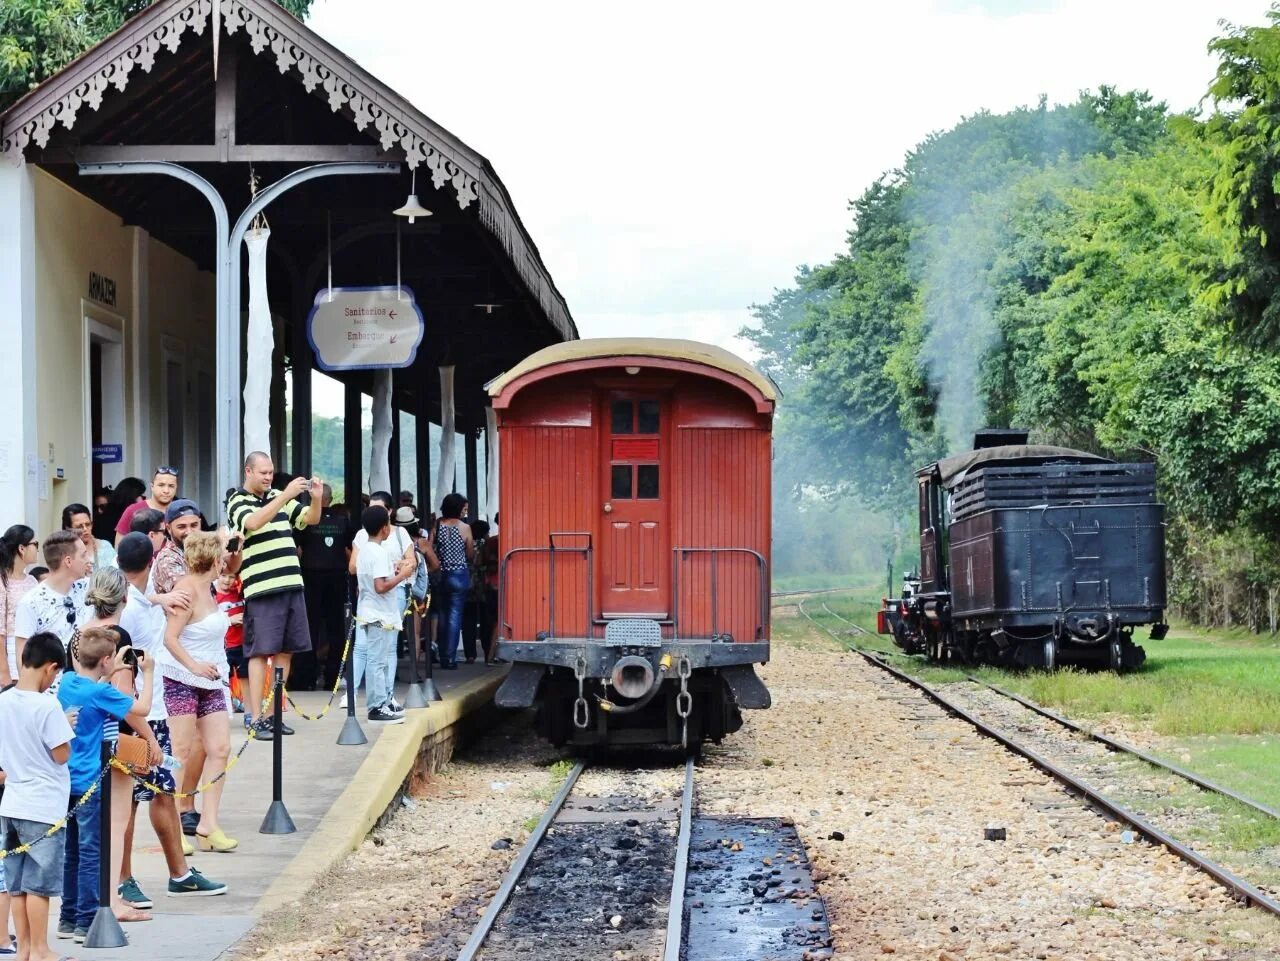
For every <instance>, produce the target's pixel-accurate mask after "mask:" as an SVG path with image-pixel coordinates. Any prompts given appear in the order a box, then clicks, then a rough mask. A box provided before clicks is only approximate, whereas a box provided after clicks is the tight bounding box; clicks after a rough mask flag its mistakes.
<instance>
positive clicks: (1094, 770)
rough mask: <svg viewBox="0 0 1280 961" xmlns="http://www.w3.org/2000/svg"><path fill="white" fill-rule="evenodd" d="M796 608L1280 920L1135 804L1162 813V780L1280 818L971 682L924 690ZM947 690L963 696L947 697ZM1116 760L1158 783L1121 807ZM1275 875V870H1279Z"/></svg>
mask: <svg viewBox="0 0 1280 961" xmlns="http://www.w3.org/2000/svg"><path fill="white" fill-rule="evenodd" d="M797 608H798V610H799V612H800V614H801V615H802V616H803V617H804V618H806V619H807V620H808V621H809V622H810V623H812V624H813V625H814V626H815V627H817V628H818V629H819V630H821V631H823V632H825V633H827V634H829V635H830V636H831V637H833V638H835V639H836V640H838V641H840V642H841V643H844V644H848V645H849V646H850V647H851V649H852V650H853V652H854V653H856V654H858V655H860V656H861V657H862V658H863V659H864V660H866V661H867V662H868V663H870V664H873V665H874V666H876V667H877V668H879V669H881V670H883V671H885V672H887V673H888V674H890V675H891V676H893V677H894V678H896V679H897V680H898V681H901V682H903V683H905V684H908V685H910V686H912V687H914V688H915V689H917V690H919V691H920V692H922V693H923V694H925V695H926V696H927V697H928V698H930V699H931V700H933V701H934V702H936V703H937V704H939V705H941V706H942V707H943V708H944V709H945V710H946V711H948V712H949V713H951V714H953V715H955V716H956V717H959V718H961V719H962V720H964V721H967V722H968V723H970V724H972V725H973V726H974V727H976V728H977V729H978V730H980V731H981V732H982V733H983V734H986V735H987V736H989V737H992V738H994V739H996V740H997V741H999V742H1000V743H1002V744H1003V745H1005V746H1006V747H1007V748H1009V749H1010V750H1012V751H1014V752H1015V753H1017V754H1020V755H1021V756H1023V757H1025V758H1027V759H1028V760H1030V761H1031V762H1032V763H1033V764H1035V765H1036V766H1037V767H1039V768H1040V769H1041V770H1043V771H1045V772H1046V773H1047V774H1049V775H1050V776H1052V777H1053V778H1055V779H1056V780H1058V781H1059V782H1060V783H1062V784H1063V785H1064V786H1066V787H1067V788H1068V789H1069V790H1071V791H1073V792H1074V793H1076V794H1078V795H1080V796H1082V797H1084V798H1086V799H1087V800H1088V801H1089V802H1090V803H1091V804H1093V805H1094V806H1095V807H1097V808H1099V809H1101V810H1103V811H1105V812H1107V813H1108V814H1109V815H1111V816H1112V817H1114V818H1115V819H1116V820H1118V821H1120V822H1122V823H1124V824H1127V825H1128V826H1130V827H1131V828H1133V829H1134V831H1135V832H1136V834H1137V835H1138V836H1141V837H1143V838H1145V839H1147V840H1148V841H1150V842H1152V843H1154V844H1159V845H1162V846H1164V847H1165V848H1167V849H1168V850H1170V851H1172V852H1173V853H1175V854H1177V855H1178V856H1179V857H1181V858H1182V859H1183V860H1185V861H1187V862H1189V863H1190V864H1193V865H1194V866H1195V867H1197V868H1199V869H1200V870H1202V871H1204V872H1205V873H1207V874H1209V875H1210V876H1212V877H1213V878H1214V879H1215V880H1217V881H1218V882H1219V883H1221V884H1222V885H1223V886H1225V887H1226V888H1227V889H1228V890H1229V891H1230V892H1231V893H1232V895H1233V896H1234V897H1235V898H1237V899H1238V900H1240V901H1242V902H1243V903H1245V904H1249V905H1253V906H1256V907H1259V908H1262V909H1263V910H1265V911H1267V912H1269V913H1271V914H1274V915H1277V916H1280V901H1278V900H1277V897H1276V894H1275V892H1274V891H1268V890H1263V889H1262V888H1261V887H1260V886H1258V885H1255V884H1252V883H1250V882H1249V881H1247V880H1245V879H1244V878H1242V877H1240V876H1239V875H1238V874H1237V873H1235V872H1233V871H1232V870H1230V869H1228V868H1227V867H1225V866H1224V865H1223V864H1221V863H1219V861H1218V860H1215V859H1211V858H1209V857H1206V856H1205V855H1204V854H1203V853H1201V852H1200V851H1197V850H1195V849H1194V848H1193V847H1192V846H1191V845H1189V844H1187V843H1184V842H1183V841H1181V840H1179V839H1178V838H1176V837H1174V836H1173V835H1172V834H1171V833H1170V832H1169V830H1167V829H1165V828H1164V827H1161V826H1157V824H1155V823H1153V820H1154V819H1153V818H1152V817H1150V816H1144V815H1143V814H1140V813H1138V812H1136V811H1135V810H1133V802H1134V801H1135V800H1136V801H1141V800H1144V799H1145V800H1147V801H1148V802H1150V803H1151V804H1152V805H1153V806H1154V807H1162V805H1163V804H1164V802H1167V800H1168V798H1169V797H1170V796H1171V795H1170V793H1169V792H1170V791H1171V790H1172V788H1171V786H1170V784H1168V783H1161V782H1160V781H1159V779H1160V778H1168V779H1169V780H1170V781H1175V782H1184V783H1190V784H1192V785H1194V786H1195V789H1196V790H1200V791H1207V792H1210V793H1213V794H1218V795H1221V796H1224V797H1226V798H1229V799H1230V800H1231V801H1233V802H1235V803H1237V804H1240V805H1241V806H1242V807H1243V808H1246V809H1248V811H1249V813H1250V814H1252V815H1254V816H1263V817H1266V818H1277V817H1280V812H1276V811H1275V810H1273V809H1271V808H1269V807H1267V806H1266V805H1262V804H1259V803H1257V802H1255V801H1252V800H1251V799H1249V798H1245V797H1242V796H1240V795H1238V794H1237V793H1235V792H1233V791H1230V790H1229V789H1227V788H1223V787H1220V786H1219V785H1216V784H1214V783H1213V782H1211V781H1208V780H1207V779H1204V778H1201V777H1199V776H1198V775H1195V774H1193V773H1192V772H1189V771H1186V770H1183V769H1181V768H1179V767H1177V766H1176V765H1172V764H1169V763H1167V762H1164V761H1162V760H1160V759H1158V758H1155V757H1154V756H1152V755H1150V754H1148V753H1146V752H1143V751H1140V750H1138V749H1137V748H1134V747H1132V746H1130V745H1127V744H1125V743H1124V742H1122V741H1118V740H1115V739H1113V738H1109V737H1106V736H1105V735H1100V734H1097V733H1095V732H1093V731H1090V730H1088V729H1086V728H1084V727H1082V726H1080V725H1078V724H1076V723H1075V722H1073V721H1070V720H1068V719H1067V718H1063V717H1061V716H1060V715H1058V714H1056V713H1054V712H1052V711H1049V710H1047V709H1045V708H1043V707H1041V706H1040V705H1038V704H1035V703H1034V702H1031V701H1028V700H1027V699H1025V698H1022V697H1020V696H1018V695H1015V694H1012V693H1011V692H1008V691H1005V690H1003V689H1002V688H999V687H997V686H995V685H992V684H988V683H987V682H986V681H983V680H981V679H980V678H977V677H974V676H972V675H970V676H968V677H967V678H966V680H967V682H968V685H969V686H964V687H963V688H962V685H947V688H948V689H947V691H946V693H943V692H942V691H941V690H939V689H938V687H936V686H934V685H930V684H926V683H924V682H923V681H921V680H919V679H918V678H915V677H912V676H911V675H910V674H907V673H905V672H904V671H901V670H899V669H898V668H897V667H895V666H894V665H892V664H890V663H888V661H887V659H886V656H885V655H886V652H882V651H868V650H865V649H863V648H861V647H859V646H858V645H857V644H850V642H849V638H848V637H845V638H841V637H840V636H839V635H838V634H837V633H836V632H835V631H834V630H832V629H831V628H830V627H829V626H827V625H826V624H823V623H822V622H821V621H819V620H818V619H817V618H816V617H814V615H813V614H812V613H811V612H810V611H809V610H808V609H807V608H806V607H805V604H804V601H803V600H801V601H800V602H799V603H798V604H797ZM822 608H823V611H824V613H825V614H826V615H827V616H829V617H831V618H833V619H835V620H838V621H841V622H842V623H844V624H845V625H846V626H847V630H848V633H851V634H853V635H855V636H858V635H869V634H870V632H869V631H867V630H866V629H864V628H862V627H861V626H859V625H857V624H854V623H853V622H852V621H850V620H849V619H848V618H845V617H843V616H842V615H840V614H838V613H836V612H835V611H832V610H831V608H830V607H829V606H828V605H827V604H826V602H825V601H824V602H822ZM952 688H962V689H960V690H952ZM1117 758H1118V759H1120V760H1121V761H1124V760H1132V762H1134V763H1138V764H1142V765H1145V766H1146V767H1147V769H1148V770H1149V771H1150V772H1152V773H1153V774H1154V775H1155V776H1156V778H1157V780H1155V781H1153V780H1152V777H1151V776H1150V775H1149V776H1147V777H1145V778H1144V779H1143V780H1142V782H1141V783H1142V787H1141V790H1139V791H1135V792H1130V793H1132V794H1133V799H1132V800H1131V799H1130V797H1129V796H1126V797H1124V798H1123V800H1121V799H1120V798H1119V796H1118V792H1117V791H1116V790H1115V787H1114V785H1115V783H1116V782H1117V781H1118V780H1119V776H1118V773H1117V771H1116V766H1117ZM1099 780H1100V781H1102V782H1103V784H1104V785H1105V790H1104V788H1102V787H1099V786H1098V784H1097V782H1098V781H1099ZM1272 867H1273V868H1277V869H1280V865H1273V866H1272Z"/></svg>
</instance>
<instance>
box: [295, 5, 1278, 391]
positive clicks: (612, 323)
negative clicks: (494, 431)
mask: <svg viewBox="0 0 1280 961" xmlns="http://www.w3.org/2000/svg"><path fill="white" fill-rule="evenodd" d="M1267 7H1268V3H1267V0H1021V2H1019V0H893V2H877V3H867V2H855V0H829V2H812V0H791V2H788V3H785V4H784V3H780V2H776V0H774V2H754V0H738V2H708V0H683V2H680V3H675V2H668V0H651V2H646V3H644V4H638V3H633V4H620V3H602V2H600V0H592V2H544V3H529V2H528V0H522V2H497V0H474V2H471V3H467V4H462V5H459V4H458V3H456V2H451V3H448V4H446V3H441V2H438V0H316V3H315V5H314V7H313V9H312V15H311V19H310V21H309V24H310V26H311V27H312V28H313V29H315V30H317V31H318V32H319V33H320V34H321V35H323V36H324V37H325V38H326V39H328V40H329V41H330V42H332V43H333V44H335V45H336V46H337V47H339V48H340V49H342V50H343V51H344V52H346V53H347V54H348V55H350V56H351V57H352V58H354V59H355V60H356V62H358V63H359V64H360V65H361V66H363V67H364V68H365V69H367V70H369V71H370V72H371V73H372V74H373V75H374V76H376V77H378V78H379V79H380V80H382V81H383V82H385V83H387V84H389V85H390V86H391V87H392V88H393V89H395V90H397V91H398V92H400V93H401V94H402V95H404V96H405V97H407V98H408V99H409V100H411V101H413V102H414V103H415V104H416V105H417V106H418V107H419V108H420V109H421V110H422V111H423V112H424V113H426V114H427V115H428V116H430V117H431V118H432V119H433V120H435V121H436V122H437V123H440V124H442V125H443V126H445V127H446V128H448V129H449V130H451V131H452V132H453V133H455V134H456V135H457V136H459V137H460V138H462V139H463V140H464V141H465V142H467V143H468V144H470V145H471V146H472V147H473V148H475V149H476V150H478V151H480V152H481V153H482V154H484V155H485V156H487V157H488V158H489V159H490V161H491V162H492V163H493V165H494V167H495V169H496V170H497V171H498V174H499V176H501V177H502V179H503V182H504V183H505V184H506V186H507V188H508V190H509V191H510V192H511V196H512V198H513V199H514V201H515V203H516V207H517V209H518V210H519V212H520V215H521V218H522V219H523V220H524V223H525V226H526V227H527V229H528V230H529V233H530V234H531V236H532V237H533V239H534V242H535V243H536V244H537V245H538V247H539V249H540V250H541V252H542V256H543V259H544V260H545V261H546V263H547V266H548V268H549V269H550V272H551V276H552V277H553V278H554V280H555V282H556V284H557V285H558V286H559V288H560V290H561V292H562V293H563V294H564V295H565V298H566V299H567V300H568V303H569V309H570V311H571V312H572V314H573V316H574V319H575V320H576V321H577V324H578V328H579V330H580V331H581V333H582V335H583V336H584V337H590V336H610V335H620V334H628V333H632V334H634V333H641V332H643V333H646V334H649V335H654V336H664V335H665V336H687V337H693V338H695V339H700V340H706V341H711V342H715V343H720V344H722V345H724V346H727V347H730V348H731V349H738V350H742V347H743V345H742V343H741V342H740V341H736V342H735V338H734V335H735V333H736V332H737V330H738V329H739V328H740V327H742V326H743V325H744V324H746V323H748V322H749V321H750V314H749V310H748V308H749V307H750V305H751V304H752V303H760V302H764V301H767V300H768V299H769V298H770V297H771V296H772V294H773V291H774V289H775V288H777V287H783V286H787V285H788V284H789V283H790V280H791V278H792V277H793V276H794V272H795V268H796V266H797V265H798V264H801V263H811V264H814V263H821V262H824V261H826V260H828V259H830V257H831V256H832V255H833V254H834V253H836V252H837V251H838V250H839V249H841V248H842V247H843V245H844V240H845V233H846V231H847V229H848V226H849V216H848V212H847V202H848V201H849V200H850V199H851V198H853V197H856V196H858V195H859V194H860V193H861V192H862V191H863V190H864V189H865V188H866V187H867V186H868V185H869V184H870V183H871V182H872V181H873V180H874V179H875V178H876V177H877V176H879V175H880V173H882V172H883V171H885V170H886V169H889V168H892V167H894V166H896V165H898V164H899V163H900V162H901V160H902V158H903V155H904V153H905V152H906V151H907V150H909V149H910V148H911V147H912V146H914V145H915V144H916V143H918V142H919V141H920V140H921V139H922V138H924V137H925V135H927V134H928V133H929V132H931V131H934V130H942V129H946V128H948V127H950V126H952V125H954V124H955V123H956V122H957V121H958V120H960V119H961V118H962V117H963V116H965V115H966V114H971V113H974V112H976V111H978V110H980V109H982V108H987V109H989V110H992V111H994V112H1001V111H1005V110H1008V109H1010V108H1012V107H1015V106H1018V105H1020V104H1031V103H1034V102H1035V101H1036V99H1037V97H1038V96H1039V95H1040V94H1041V93H1044V94H1047V95H1048V96H1049V98H1050V100H1051V101H1052V102H1066V101H1070V100H1072V99H1074V97H1075V96H1076V94H1077V92H1078V91H1079V90H1081V89H1082V88H1086V87H1087V88H1092V89H1096V88H1097V87H1098V86H1099V85H1100V84H1103V83H1109V84H1113V85H1115V86H1117V87H1120V88H1121V89H1130V88H1134V87H1137V88H1143V89H1147V90H1150V91H1151V92H1152V93H1153V94H1154V95H1155V96H1156V97H1158V98H1161V99H1164V100H1167V101H1168V102H1169V103H1170V105H1171V106H1173V107H1174V108H1176V109H1187V108H1191V107H1194V106H1195V105H1196V104H1197V102H1198V101H1199V99H1200V97H1201V96H1203V94H1204V91H1205V89H1206V87H1207V86H1208V82H1209V80H1210V78H1211V77H1212V74H1213V69H1214V63H1213V61H1212V60H1211V59H1210V58H1209V55H1208V53H1207V52H1206V50H1205V45H1206V44H1207V42H1208V41H1209V40H1210V39H1211V38H1212V37H1214V36H1216V35H1217V34H1218V33H1219V32H1220V28H1219V26H1218V21H1219V19H1220V18H1226V19H1227V20H1230V21H1234V22H1240V23H1262V22H1264V20H1265V13H1266V10H1267ZM424 308H426V310H427V314H428V318H429V317H430V308H429V305H424ZM429 324H430V321H429V319H428V328H429ZM428 336H430V331H429V329H428ZM316 406H317V409H321V412H322V413H326V414H330V415H333V414H338V413H340V412H341V409H342V404H341V397H340V395H336V394H335V397H334V398H327V397H323V398H322V397H320V396H317V398H316ZM330 408H332V409H330Z"/></svg>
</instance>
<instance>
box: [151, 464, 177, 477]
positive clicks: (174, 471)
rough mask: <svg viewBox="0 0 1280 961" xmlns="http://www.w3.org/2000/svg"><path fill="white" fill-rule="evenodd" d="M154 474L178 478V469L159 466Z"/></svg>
mask: <svg viewBox="0 0 1280 961" xmlns="http://www.w3.org/2000/svg"><path fill="white" fill-rule="evenodd" d="M156 473H157V474H168V475H169V476H170V477H177V476H178V468H176V467H168V466H160V467H157V468H156Z"/></svg>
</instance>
